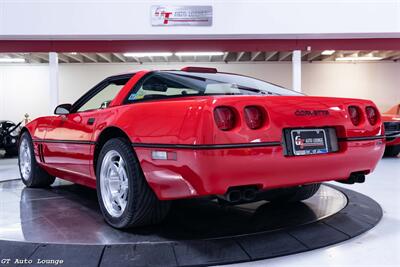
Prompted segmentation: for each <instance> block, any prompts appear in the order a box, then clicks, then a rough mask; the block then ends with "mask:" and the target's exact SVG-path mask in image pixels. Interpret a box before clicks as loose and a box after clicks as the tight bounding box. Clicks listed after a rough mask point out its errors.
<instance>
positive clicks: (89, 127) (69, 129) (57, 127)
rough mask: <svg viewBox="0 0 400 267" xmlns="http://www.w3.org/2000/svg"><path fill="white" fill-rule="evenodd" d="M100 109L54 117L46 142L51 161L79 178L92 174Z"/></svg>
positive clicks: (58, 167)
mask: <svg viewBox="0 0 400 267" xmlns="http://www.w3.org/2000/svg"><path fill="white" fill-rule="evenodd" d="M96 112H97V110H92V111H85V112H78V113H72V114H67V115H59V116H57V117H55V118H54V119H53V121H52V122H51V125H50V127H49V128H48V129H47V132H46V135H45V140H46V141H45V143H44V144H43V149H44V151H43V154H44V159H45V162H46V164H47V165H49V166H50V167H51V168H55V169H57V170H59V171H63V172H67V173H68V174H69V175H70V176H77V177H76V178H84V177H87V178H89V177H91V176H92V172H91V166H92V165H91V164H92V156H91V149H92V146H93V142H92V135H93V131H94V127H95V120H96ZM82 176H83V177H82Z"/></svg>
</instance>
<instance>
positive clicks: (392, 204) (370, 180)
mask: <svg viewBox="0 0 400 267" xmlns="http://www.w3.org/2000/svg"><path fill="white" fill-rule="evenodd" d="M355 160H356V159H355ZM17 177H19V173H18V167H17V160H16V159H1V160H0V180H8V179H13V178H17ZM340 186H344V187H347V188H349V189H352V190H355V191H358V192H360V193H363V194H365V195H368V196H370V197H371V198H373V199H375V200H376V201H377V202H378V203H380V204H381V206H382V208H383V210H384V215H383V218H382V221H381V222H380V223H379V224H378V225H377V226H376V227H375V228H373V229H372V230H370V231H368V232H366V233H365V234H363V235H361V236H358V237H356V238H353V239H351V240H349V241H346V242H343V243H339V244H336V245H333V246H330V247H327V248H323V249H318V250H314V251H310V252H304V253H300V254H296V255H291V256H285V257H279V258H275V259H269V260H263V261H256V262H250V263H243V264H236V265H232V266H260V267H261V266H296V267H298V266H400V253H399V252H400V158H384V159H382V160H381V162H380V163H379V165H378V167H377V169H376V170H375V172H374V173H372V174H370V175H368V176H367V180H366V182H365V183H364V184H356V185H342V184H340Z"/></svg>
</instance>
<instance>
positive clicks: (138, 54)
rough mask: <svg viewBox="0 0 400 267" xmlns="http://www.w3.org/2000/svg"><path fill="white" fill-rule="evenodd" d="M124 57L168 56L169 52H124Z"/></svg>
mask: <svg viewBox="0 0 400 267" xmlns="http://www.w3.org/2000/svg"><path fill="white" fill-rule="evenodd" d="M124 56H125V57H170V56H172V53H171V52H143V53H124Z"/></svg>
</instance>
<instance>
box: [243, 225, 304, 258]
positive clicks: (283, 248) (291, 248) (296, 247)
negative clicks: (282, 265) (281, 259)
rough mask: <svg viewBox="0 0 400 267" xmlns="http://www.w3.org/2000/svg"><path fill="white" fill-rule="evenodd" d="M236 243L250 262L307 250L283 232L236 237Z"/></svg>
mask: <svg viewBox="0 0 400 267" xmlns="http://www.w3.org/2000/svg"><path fill="white" fill-rule="evenodd" d="M236 240H237V242H239V244H240V245H241V247H242V248H243V249H244V250H245V251H246V253H247V254H248V255H249V256H250V258H251V259H252V260H259V259H266V258H272V257H277V256H283V255H289V254H294V253H298V252H302V251H306V250H308V248H307V247H305V246H304V245H303V244H302V243H300V242H299V241H297V240H296V239H295V238H293V237H292V236H291V235H289V234H287V233H286V232H284V231H278V232H272V233H265V234H258V235H249V236H243V237H237V238H236Z"/></svg>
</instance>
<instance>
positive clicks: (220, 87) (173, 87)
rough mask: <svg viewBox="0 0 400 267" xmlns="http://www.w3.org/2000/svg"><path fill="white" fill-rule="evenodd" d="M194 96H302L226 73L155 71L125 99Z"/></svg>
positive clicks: (262, 82)
mask: <svg viewBox="0 0 400 267" xmlns="http://www.w3.org/2000/svg"><path fill="white" fill-rule="evenodd" d="M196 95H302V94H300V93H298V92H295V91H293V90H289V89H286V88H283V87H280V86H278V85H275V84H272V83H268V82H265V81H262V80H258V79H254V78H250V77H247V76H241V75H236V74H230V73H198V72H184V71H155V72H152V73H150V74H149V75H148V76H146V77H145V78H144V79H143V81H142V82H141V83H140V84H138V86H136V88H135V90H133V92H132V93H131V94H130V95H129V96H128V101H129V102H132V101H137V100H142V99H158V98H168V97H178V96H196Z"/></svg>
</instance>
